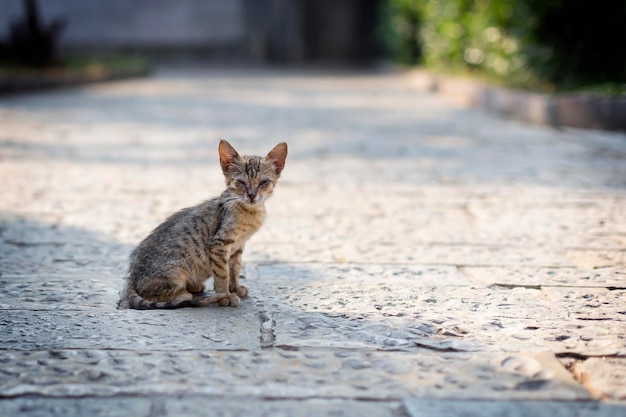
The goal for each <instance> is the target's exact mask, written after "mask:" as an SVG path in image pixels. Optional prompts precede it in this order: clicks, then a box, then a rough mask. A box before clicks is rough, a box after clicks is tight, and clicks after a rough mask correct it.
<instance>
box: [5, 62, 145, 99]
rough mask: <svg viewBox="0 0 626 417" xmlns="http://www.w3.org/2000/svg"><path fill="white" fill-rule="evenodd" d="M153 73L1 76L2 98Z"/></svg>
mask: <svg viewBox="0 0 626 417" xmlns="http://www.w3.org/2000/svg"><path fill="white" fill-rule="evenodd" d="M150 73H151V69H150V68H149V67H146V68H140V69H132V70H115V71H105V72H102V73H91V74H89V73H87V74H65V75H63V74H34V75H18V76H1V75H0V96H2V95H10V94H19V93H25V92H32V91H40V90H50V89H54V88H61V87H71V86H77V85H82V84H89V83H96V82H103V81H114V80H123V79H127V78H136V77H145V76H147V75H149V74H150Z"/></svg>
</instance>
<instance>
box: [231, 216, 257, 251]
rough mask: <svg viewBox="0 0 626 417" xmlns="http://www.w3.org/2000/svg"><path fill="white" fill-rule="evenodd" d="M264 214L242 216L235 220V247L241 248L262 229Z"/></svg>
mask: <svg viewBox="0 0 626 417" xmlns="http://www.w3.org/2000/svg"><path fill="white" fill-rule="evenodd" d="M263 219H264V215H263V213H255V214H247V213H243V214H240V215H239V216H237V217H236V218H235V222H234V224H233V229H232V239H233V241H234V242H235V246H237V247H241V246H243V244H244V243H245V242H246V241H247V240H248V239H249V238H250V237H251V236H252V235H253V234H254V233H255V232H256V231H257V230H259V228H260V227H261V225H262V224H263Z"/></svg>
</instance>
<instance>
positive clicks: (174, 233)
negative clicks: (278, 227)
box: [118, 140, 287, 310]
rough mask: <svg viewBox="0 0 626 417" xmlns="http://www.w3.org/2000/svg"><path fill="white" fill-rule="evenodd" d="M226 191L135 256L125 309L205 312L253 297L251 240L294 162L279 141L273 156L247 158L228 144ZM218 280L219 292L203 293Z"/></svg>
mask: <svg viewBox="0 0 626 417" xmlns="http://www.w3.org/2000/svg"><path fill="white" fill-rule="evenodd" d="M218 153H219V159H220V165H221V166H222V172H223V173H224V177H225V178H226V190H225V191H224V192H223V193H222V194H221V195H220V196H219V197H217V198H213V199H211V200H208V201H205V202H203V203H201V204H199V205H197V206H194V207H190V208H186V209H183V210H181V211H179V212H177V213H175V214H173V215H172V216H170V217H169V218H168V219H167V220H165V222H164V223H162V224H161V225H160V226H158V227H157V228H156V229H154V230H153V231H152V233H150V235H148V237H146V238H145V239H144V240H143V241H142V242H141V243H140V244H139V246H137V248H136V249H135V250H134V251H133V253H132V254H131V256H130V267H129V271H128V272H129V274H128V278H127V280H126V285H125V288H124V289H123V290H122V293H121V299H120V301H119V303H118V307H119V308H134V309H139V310H143V309H154V308H165V309H172V308H181V307H199V306H203V305H206V304H209V303H212V302H216V301H217V302H218V303H219V304H220V305H222V306H229V305H230V306H233V307H234V306H237V305H239V302H240V298H242V297H245V296H247V295H248V291H249V290H248V287H246V286H245V285H241V284H240V283H239V271H240V269H241V254H242V252H243V249H244V245H245V243H246V241H247V240H248V239H249V238H250V236H252V234H253V233H254V232H256V231H257V230H258V229H259V227H260V226H261V224H262V223H263V219H264V217H265V200H266V199H267V198H268V197H269V196H270V195H271V194H272V191H273V190H274V186H275V185H276V181H277V180H278V178H279V177H280V173H281V172H282V170H283V168H284V166H285V159H286V158H287V144H286V143H284V142H281V143H279V144H278V145H276V146H275V147H274V149H272V150H271V151H270V152H269V153H268V154H267V155H266V156H264V157H261V156H240V155H239V154H238V153H237V151H236V150H235V148H233V147H232V146H231V145H230V144H229V143H228V142H226V141H225V140H222V141H220V144H219V147H218ZM211 276H212V277H213V281H214V290H215V294H214V295H212V296H207V295H205V294H204V290H205V285H204V282H205V281H206V280H207V279H208V278H209V277H211Z"/></svg>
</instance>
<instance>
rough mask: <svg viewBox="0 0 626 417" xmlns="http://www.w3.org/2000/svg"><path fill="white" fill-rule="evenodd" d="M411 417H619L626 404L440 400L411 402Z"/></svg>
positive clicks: (624, 410)
mask: <svg viewBox="0 0 626 417" xmlns="http://www.w3.org/2000/svg"><path fill="white" fill-rule="evenodd" d="M404 405H405V407H406V410H407V411H408V414H409V415H410V417H444V416H446V417H447V416H460V417H483V416H506V417H528V416H533V417H574V416H575V417H617V416H623V415H625V413H626V405H617V404H598V403H595V402H567V403H564V402H558V401H514V402H509V401H437V400H424V399H411V400H407V401H405V403H404Z"/></svg>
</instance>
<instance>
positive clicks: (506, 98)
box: [407, 70, 626, 131]
mask: <svg viewBox="0 0 626 417" xmlns="http://www.w3.org/2000/svg"><path fill="white" fill-rule="evenodd" d="M407 76H408V78H409V81H410V84H411V86H412V87H413V88H416V89H417V90H420V91H427V92H438V93H440V94H442V95H444V96H446V97H448V98H450V99H451V100H452V101H453V102H455V103H456V104H459V105H461V106H465V107H474V108H478V109H481V110H484V111H487V112H489V113H492V114H497V115H499V116H503V117H508V118H512V119H516V120H520V121H524V122H529V123H533V124H538V125H548V126H554V127H564V126H567V127H577V128H583V129H599V130H615V131H626V97H609V96H600V95H593V94H585V93H563V94H555V95H550V94H542V93H534V92H525V91H520V90H512V89H507V88H502V87H494V86H490V85H487V84H485V83H483V82H481V81H476V80H471V79H467V78H461V77H449V76H441V75H436V74H433V73H431V72H429V71H424V70H411V71H409V72H408V73H407Z"/></svg>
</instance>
